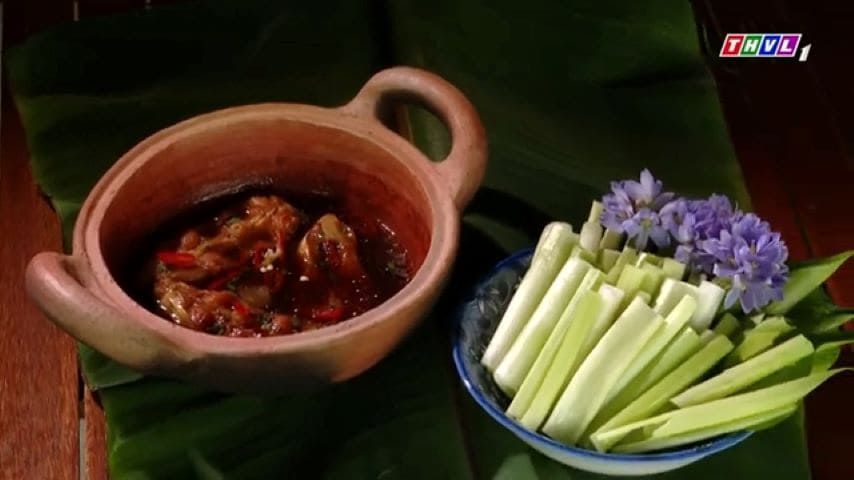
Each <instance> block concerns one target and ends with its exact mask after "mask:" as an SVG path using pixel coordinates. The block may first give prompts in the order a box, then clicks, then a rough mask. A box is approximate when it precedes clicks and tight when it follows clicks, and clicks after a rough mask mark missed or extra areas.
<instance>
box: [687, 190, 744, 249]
mask: <svg viewBox="0 0 854 480" xmlns="http://www.w3.org/2000/svg"><path fill="white" fill-rule="evenodd" d="M688 209H689V210H690V211H691V212H692V213H693V214H694V218H695V219H696V224H695V225H694V228H695V230H696V231H697V235H698V236H699V237H702V239H706V238H716V237H717V236H718V234H720V232H721V230H723V229H724V228H727V227H728V226H729V224H730V219H731V217H732V216H733V214H734V213H735V211H734V210H733V208H732V203H730V201H729V198H727V197H726V196H725V195H718V194H712V196H710V197H709V198H708V199H707V200H693V201H691V202H689V205H688Z"/></svg>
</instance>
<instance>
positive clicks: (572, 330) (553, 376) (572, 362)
mask: <svg viewBox="0 0 854 480" xmlns="http://www.w3.org/2000/svg"><path fill="white" fill-rule="evenodd" d="M607 310H608V309H607V308H606V305H605V299H604V298H603V297H602V295H600V294H599V293H597V292H594V291H592V290H587V291H585V292H584V293H582V294H581V297H580V299H579V301H578V303H577V304H576V308H575V309H574V312H573V314H572V317H571V319H570V324H569V328H568V329H567V330H566V333H565V334H564V335H563V338H562V339H560V345H559V346H558V349H557V354H556V355H555V357H554V360H553V361H552V362H551V365H550V366H549V368H548V371H547V372H546V375H545V378H544V380H543V382H542V384H541V385H540V387H539V389H537V392H536V396H534V397H533V402H531V403H530V406H529V408H528V409H527V411H526V412H525V413H524V415H523V416H522V418H521V421H520V423H521V424H522V425H523V426H525V427H526V428H528V429H530V430H537V429H539V428H540V425H542V423H543V421H544V420H545V419H546V416H547V415H548V414H549V412H551V409H552V406H553V405H554V402H555V400H557V397H558V395H559V394H560V392H562V391H563V390H564V389H565V388H566V385H567V383H568V382H569V379H570V378H572V375H573V374H574V373H575V371H576V369H577V368H578V365H579V364H581V361H582V360H583V358H582V357H581V356H580V355H579V353H580V352H581V345H582V343H583V342H584V340H585V338H586V337H587V335H588V333H589V332H590V328H591V327H592V326H593V324H594V323H596V322H597V321H599V317H600V316H601V315H602V314H603V313H605V312H606V311H607ZM551 341H552V339H551V338H549V342H551ZM538 360H539V359H538ZM535 368H536V365H535ZM526 381H527V379H526ZM523 388H524V384H523ZM517 398H518V396H517ZM514 401H515V399H514ZM511 406H512V404H511Z"/></svg>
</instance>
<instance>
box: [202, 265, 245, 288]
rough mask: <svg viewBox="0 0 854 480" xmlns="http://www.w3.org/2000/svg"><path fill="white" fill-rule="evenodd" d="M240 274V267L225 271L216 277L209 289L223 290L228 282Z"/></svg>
mask: <svg viewBox="0 0 854 480" xmlns="http://www.w3.org/2000/svg"><path fill="white" fill-rule="evenodd" d="M239 276H240V269H236V270H232V271H230V272H225V273H224V274H222V275H220V276H218V277H216V278H214V279H213V280H211V282H210V283H209V284H208V290H222V289H223V288H225V286H226V285H228V282H230V281H232V280H234V279H235V278H237V277H239Z"/></svg>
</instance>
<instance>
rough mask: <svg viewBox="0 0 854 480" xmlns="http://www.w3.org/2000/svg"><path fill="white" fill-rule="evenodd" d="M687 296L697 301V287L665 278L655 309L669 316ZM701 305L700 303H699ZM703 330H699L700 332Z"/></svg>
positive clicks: (656, 299)
mask: <svg viewBox="0 0 854 480" xmlns="http://www.w3.org/2000/svg"><path fill="white" fill-rule="evenodd" d="M685 295H691V296H692V297H694V299H695V300H696V299H697V287H695V286H694V285H691V284H690V283H687V282H680V281H678V280H673V279H671V278H665V279H664V282H662V283H661V289H659V291H658V296H657V297H656V298H655V305H654V306H653V309H654V310H655V311H656V312H658V313H660V314H662V315H667V314H668V313H670V311H671V310H673V309H674V308H676V304H677V303H679V302H680V301H681V300H682V297H684V296H685ZM697 303H699V302H697ZM700 331H702V330H697V332H700Z"/></svg>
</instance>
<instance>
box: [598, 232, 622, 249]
mask: <svg viewBox="0 0 854 480" xmlns="http://www.w3.org/2000/svg"><path fill="white" fill-rule="evenodd" d="M621 243H623V234H622V233H620V232H617V231H616V230H611V229H610V228H606V229H605V233H604V234H603V235H602V241H601V242H599V248H600V249H603V250H604V249H610V250H619V249H620V244H621Z"/></svg>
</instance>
